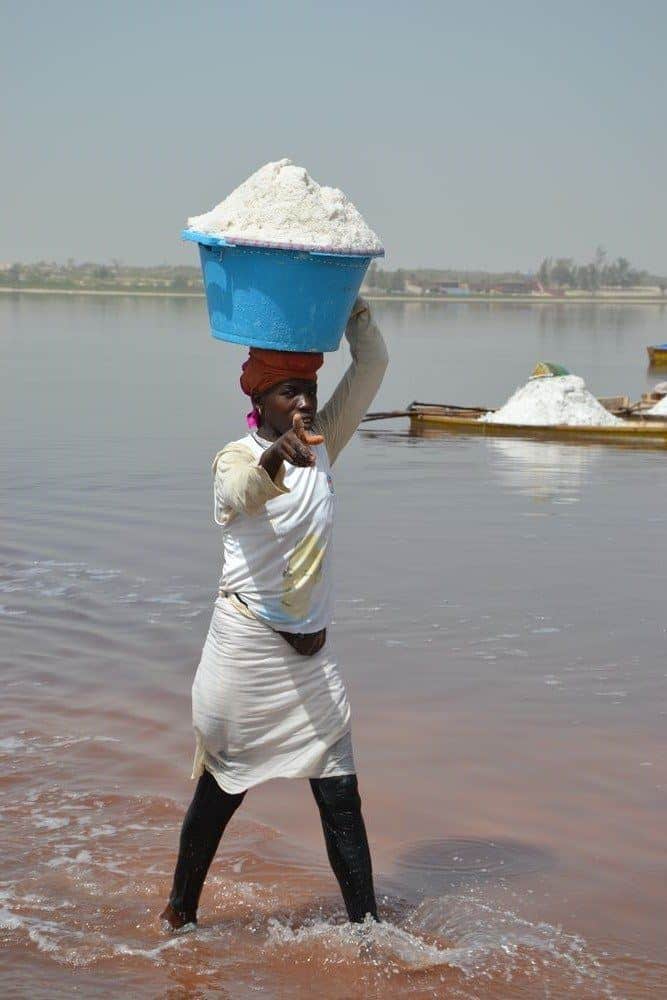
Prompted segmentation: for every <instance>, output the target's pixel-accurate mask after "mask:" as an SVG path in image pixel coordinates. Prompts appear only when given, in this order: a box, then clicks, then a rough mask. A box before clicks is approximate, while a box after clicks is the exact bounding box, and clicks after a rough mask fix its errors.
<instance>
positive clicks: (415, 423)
mask: <svg viewBox="0 0 667 1000" xmlns="http://www.w3.org/2000/svg"><path fill="white" fill-rule="evenodd" d="M599 402H600V403H602V405H603V406H604V407H605V408H606V409H608V410H609V411H610V412H611V413H613V414H614V415H615V416H619V417H621V419H622V420H624V421H625V423H623V424H615V425H613V426H611V427H609V426H606V427H588V426H580V425H575V426H571V425H569V424H557V425H555V426H532V425H529V424H490V423H486V422H483V421H480V419H479V418H480V417H481V416H483V414H485V413H489V412H490V408H489V407H482V406H449V405H447V404H445V403H419V402H417V401H415V402H413V403H410V404H409V405H408V407H407V408H406V409H405V410H393V411H389V412H384V413H368V414H367V415H366V417H364V421H363V422H367V421H370V420H386V419H389V418H391V417H399V416H404V417H409V418H410V430H411V432H412V433H415V434H421V433H423V432H424V431H425V430H428V429H431V430H438V431H445V432H451V433H454V434H482V435H488V436H495V437H529V438H533V439H538V440H561V441H572V442H576V441H596V442H599V443H602V444H626V445H645V446H648V447H667V420H665V419H664V418H663V417H651V416H647V415H646V414H644V413H642V412H641V410H637V409H636V407H637V405H638V404H631V403H630V399H629V397H628V396H613V397H609V398H601V399H600V400H599Z"/></svg>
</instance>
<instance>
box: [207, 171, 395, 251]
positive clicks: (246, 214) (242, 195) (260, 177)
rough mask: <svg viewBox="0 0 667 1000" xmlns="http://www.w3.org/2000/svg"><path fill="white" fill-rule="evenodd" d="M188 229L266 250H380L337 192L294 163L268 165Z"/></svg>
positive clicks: (373, 236) (352, 206) (341, 195)
mask: <svg viewBox="0 0 667 1000" xmlns="http://www.w3.org/2000/svg"><path fill="white" fill-rule="evenodd" d="M188 229H194V230H195V231H196V232H199V233H207V234H208V235H210V236H229V237H236V238H237V239H238V240H241V241H243V240H245V241H247V242H250V243H261V244H263V245H266V246H278V247H297V248H300V249H313V250H335V251H338V252H343V251H346V250H347V251H352V252H354V253H374V252H376V251H379V250H382V244H381V243H380V240H379V238H378V236H377V235H376V234H375V233H374V232H373V230H372V229H370V228H369V227H368V226H367V225H366V223H365V222H364V220H363V218H362V216H361V214H360V212H359V211H358V210H357V209H356V208H355V207H354V205H353V204H352V202H351V201H350V200H349V198H347V197H346V196H345V195H344V194H343V192H342V191H339V190H338V188H331V187H323V186H321V185H319V184H318V183H317V181H314V180H313V178H312V177H311V176H310V175H309V173H308V171H307V170H305V169H304V168H303V167H297V166H295V165H294V163H292V161H291V160H278V161H277V162H275V163H266V164H265V165H264V166H263V167H260V169H259V170H257V171H256V172H255V173H254V174H251V175H250V177H248V179H247V180H246V181H244V182H243V184H241V185H240V186H239V187H237V188H236V189H235V190H234V191H232V193H231V194H230V195H228V196H227V197H226V198H225V199H224V201H221V202H220V204H219V205H216V206H215V208H213V209H211V211H210V212H207V213H206V214H205V215H193V216H192V217H191V218H190V219H188Z"/></svg>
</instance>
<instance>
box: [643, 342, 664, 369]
mask: <svg viewBox="0 0 667 1000" xmlns="http://www.w3.org/2000/svg"><path fill="white" fill-rule="evenodd" d="M646 350H647V352H648V360H649V364H651V365H667V344H656V345H655V346H654V347H647V348H646Z"/></svg>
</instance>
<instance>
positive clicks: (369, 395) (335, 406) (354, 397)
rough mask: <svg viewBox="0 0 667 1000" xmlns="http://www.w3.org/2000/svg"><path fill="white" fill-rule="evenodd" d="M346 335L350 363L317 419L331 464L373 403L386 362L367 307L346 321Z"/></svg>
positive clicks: (381, 342)
mask: <svg viewBox="0 0 667 1000" xmlns="http://www.w3.org/2000/svg"><path fill="white" fill-rule="evenodd" d="M345 336H346V338H347V341H348V343H349V345H350V353H351V355H352V363H351V364H350V366H349V368H348V369H347V371H346V372H345V374H344V375H343V377H342V379H341V380H340V382H339V383H338V385H337V386H336V388H335V389H334V392H333V395H332V396H331V399H329V401H328V402H327V403H326V404H325V405H324V406H323V407H322V409H321V410H320V411H319V413H318V414H317V419H316V425H317V426H316V429H317V430H318V431H319V432H320V433H321V434H322V435H323V436H324V441H325V443H326V446H327V452H328V454H329V461H330V462H331V464H332V465H333V463H334V462H335V461H336V459H337V458H338V456H339V455H340V453H341V451H342V450H343V448H344V447H345V445H346V444H347V443H348V441H349V440H350V438H351V437H352V435H353V434H354V432H355V431H356V429H357V427H358V426H359V424H360V422H361V418H362V417H363V416H364V414H365V413H366V411H367V409H368V407H369V406H370V404H371V403H372V402H373V399H374V398H375V395H376V393H377V391H378V389H379V388H380V385H381V384H382V379H383V378H384V373H385V371H386V369H387V365H388V363H389V355H388V354H387V347H386V345H385V342H384V339H383V337H382V334H381V333H380V331H379V330H378V328H377V326H376V325H375V323H374V322H373V319H372V317H371V314H370V309H369V308H368V307H366V309H364V310H363V311H362V312H361V313H360V314H359V315H358V316H356V317H355V318H354V319H350V320H349V321H348V324H347V327H346V330H345Z"/></svg>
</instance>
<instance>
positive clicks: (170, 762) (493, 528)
mask: <svg viewBox="0 0 667 1000" xmlns="http://www.w3.org/2000/svg"><path fill="white" fill-rule="evenodd" d="M377 316H378V318H379V321H380V323H381V325H382V328H383V330H384V332H385V335H386V338H387V341H388V343H389V348H390V352H391V358H392V365H391V369H390V372H389V373H388V376H387V379H386V382H385V385H384V387H383V389H382V392H381V395H380V397H379V398H378V400H377V401H376V404H375V405H376V406H377V407H378V408H384V407H387V408H394V407H400V406H402V405H404V404H405V403H406V402H408V401H409V400H411V399H414V398H417V399H422V400H439V401H444V402H455V403H462V404H487V405H497V404H499V403H501V402H503V401H504V399H505V398H506V397H507V396H508V395H509V394H510V392H511V391H513V389H514V388H515V387H516V386H517V385H518V384H519V383H521V382H523V381H524V380H525V378H526V377H527V375H528V374H529V372H530V370H531V369H532V367H533V366H534V364H535V363H536V362H537V361H538V360H549V361H557V362H560V363H562V364H565V365H566V366H567V367H569V368H570V369H571V370H573V371H574V372H576V373H578V374H581V375H583V376H584V377H585V378H586V379H587V382H588V384H589V387H590V388H591V389H592V390H593V391H594V392H596V393H598V394H599V395H607V394H616V393H620V392H629V393H630V394H631V395H634V396H636V395H638V394H639V393H640V392H641V391H642V390H644V389H646V388H648V387H649V386H650V385H651V384H652V383H654V382H655V381H657V379H658V377H659V376H652V375H650V374H648V373H647V370H646V363H645V351H644V348H645V345H646V344H649V343H654V342H661V341H664V340H666V339H667V336H666V333H665V319H666V314H665V312H664V311H662V310H660V309H659V308H658V307H636V306H635V307H631V306H628V307H626V306H624V307H619V306H597V307H577V306H573V305H564V306H554V305H550V306H548V307H547V306H528V307H524V306H518V307H511V306H495V307H489V306H475V305H471V304H468V305H465V304H451V305H449V304H447V305H444V306H435V305H431V306H421V305H415V306H412V305H408V306H405V305H399V304H390V305H387V306H382V307H378V308H377ZM0 326H1V334H0V338H1V339H0V350H1V351H2V376H3V386H2V399H1V404H0V405H1V406H2V426H3V429H4V434H3V438H2V465H3V470H4V475H3V492H4V497H3V512H2V537H1V539H0V556H1V576H0V626H1V628H2V635H3V644H2V653H1V657H2V660H1V662H2V674H3V680H4V684H3V695H4V697H3V700H2V704H1V705H0V718H1V720H2V729H1V732H0V790H1V792H2V798H1V799H0V811H1V813H2V819H3V838H2V845H1V847H0V851H1V854H2V868H1V870H0V938H1V940H2V943H3V949H2V952H0V974H1V976H2V982H3V992H4V993H5V995H10V996H30V997H40V998H41V997H44V998H47V997H48V998H53V997H61V996H62V997H65V996H68V997H69V996H70V995H71V994H72V993H73V992H79V993H80V994H82V995H85V996H91V997H96V996H99V997H106V996H111V995H116V994H118V993H121V992H122V993H124V994H126V995H130V996H133V997H135V996H136V997H142V998H143V997H147V998H148V997H151V998H153V997H165V998H170V1000H176V998H185V997H225V996H229V997H234V998H239V997H241V998H245V997H251V996H258V995H259V996H265V997H276V998H282V997H285V996H290V997H303V998H306V997H310V996H312V995H313V994H314V993H315V992H316V993H317V994H318V995H320V996H322V997H326V998H343V997H344V998H349V997H394V996H395V997H402V996H405V995H408V996H414V997H433V996H435V997H440V996H442V997H445V996H446V997H452V998H471V1000H472V998H484V1000H486V998H510V997H511V998H533V997H535V998H537V997H564V996H571V997H577V998H584V1000H586V998H591V1000H593V998H595V1000H597V998H599V997H630V998H642V997H651V998H653V997H658V996H663V995H665V993H667V957H666V955H665V947H664V939H665V934H664V928H665V917H666V916H667V902H666V899H665V884H666V875H667V862H666V856H665V847H664V831H665V819H666V818H667V805H666V794H667V773H666V772H667V768H666V765H667V753H666V748H665V733H666V723H667V699H666V697H665V678H666V675H667V666H666V658H665V640H666V624H665V611H664V596H665V585H664V564H665V541H666V537H667V535H666V529H667V509H666V505H665V495H666V489H667V466H666V461H667V455H666V454H665V452H664V451H662V452H661V451H650V450H642V451H633V450H629V449H624V448H615V447H608V446H607V447H604V446H572V445H564V444H560V443H558V444H555V443H545V442H533V441H522V440H517V439H512V440H503V439H497V438H496V439H488V440H485V439H478V438H471V437H450V436H447V437H440V436H437V435H435V436H428V437H424V438H413V437H410V436H409V435H408V434H407V432H406V428H405V426H403V425H401V423H400V422H398V423H394V424H384V425H382V426H379V425H371V433H364V434H359V435H357V437H356V438H355V440H354V441H353V442H352V443H351V444H350V446H349V447H348V449H347V451H346V452H345V453H344V455H343V456H342V458H341V459H340V460H339V463H338V465H337V468H336V489H337V493H338V496H339V521H338V525H337V543H336V544H337V551H336V564H337V578H338V596H339V600H338V605H337V613H336V625H335V627H336V628H337V630H338V637H339V638H338V642H339V646H340V648H341V653H342V664H343V669H344V673H345V676H346V678H347V682H348V685H349V688H350V695H351V701H352V708H353V727H354V740H355V747H356V756H357V761H358V767H359V778H360V787H361V792H362V797H363V799H364V809H365V815H366V822H367V826H368V829H369V834H370V839H371V844H372V848H373V853H374V860H375V868H376V872H377V885H378V890H379V894H380V896H381V900H380V905H381V911H382V914H383V916H384V918H385V922H384V924H383V925H381V926H380V927H379V928H376V929H373V928H371V929H359V928H352V927H351V926H350V925H349V924H346V923H345V921H344V911H343V908H342V903H341V900H340V898H339V895H338V891H337V887H336V885H335V883H334V881H333V876H332V875H331V874H330V872H329V869H328V865H327V861H326V855H325V852H324V846H323V842H322V836H321V831H320V827H319V819H318V817H317V812H316V808H315V804H314V802H313V801H312V800H311V798H310V792H309V789H308V785H307V782H305V781H304V782H298V781H293V782H288V781H277V782H270V783H268V784H267V785H265V786H261V787H259V788H257V789H254V790H253V791H251V792H250V793H249V795H248V797H247V799H246V802H245V803H244V806H243V808H242V810H241V811H240V813H239V814H237V817H236V818H235V819H234V821H233V823H232V825H231V826H230V828H229V830H228V831H227V834H226V835H225V838H224V840H223V844H222V845H221V849H220V852H219V855H218V858H217V860H216V862H215V864H214V867H213V869H212V872H211V876H210V879H209V883H208V884H207V887H206V888H205V891H204V896H203V899H202V907H201V911H200V917H201V923H200V927H199V928H198V929H197V931H196V932H194V933H190V934H182V935H178V936H176V937H168V936H166V935H165V934H164V932H163V931H162V930H161V928H160V927H159V926H158V923H157V921H156V914H157V913H158V912H159V911H160V909H161V907H162V905H163V903H164V901H165V898H166V894H167V892H168V889H169V881H170V876H171V871H172V867H173V861H174V852H175V847H176V840H177V836H178V829H179V825H180V821H181V819H182V815H183V811H184V808H185V806H186V805H187V802H188V801H189V797H190V795H191V792H192V785H191V784H190V782H189V780H188V775H189V770H190V763H191V755H192V749H193V745H192V738H191V732H190V704H189V689H190V684H191V681H192V676H193V673H194V670H195V668H196V665H197V661H198V657H199V652H200V649H201V645H202V643H203V640H204V637H205V634H206V630H207V627H208V621H209V617H210V613H211V608H212V600H213V594H214V592H215V589H216V584H217V576H218V560H219V535H218V529H217V528H216V527H215V526H214V525H213V523H212V519H211V483H210V478H209V462H210V459H211V457H212V455H213V454H214V453H215V452H216V451H217V450H218V448H220V447H221V446H222V445H223V444H224V443H225V442H226V441H228V440H229V439H231V438H233V437H237V436H240V434H242V433H243V430H244V424H243V414H244V412H245V409H246V407H245V400H244V399H243V398H242V397H241V394H240V392H239V391H237V388H236V385H237V378H238V367H239V364H240V361H241V358H242V351H241V349H235V348H234V347H232V346H228V345H223V344H220V343H217V342H214V341H213V340H212V339H211V338H210V337H209V336H208V333H207V328H206V323H205V319H204V306H203V302H201V301H198V300H193V301H180V300H167V299H165V300H140V299H124V300H118V299H104V298H77V297H72V298H65V297H50V296H44V297H36V296H35V297H28V296H25V297H14V298H9V297H3V298H1V299H0ZM344 364H345V359H344V358H343V357H342V356H340V357H339V356H336V357H334V358H330V359H329V360H328V363H327V368H326V371H325V374H324V376H323V380H322V381H323V395H325V394H326V390H327V389H328V388H330V387H331V386H332V385H333V384H334V381H335V379H336V377H337V375H339V374H340V372H342V370H343V368H344Z"/></svg>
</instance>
